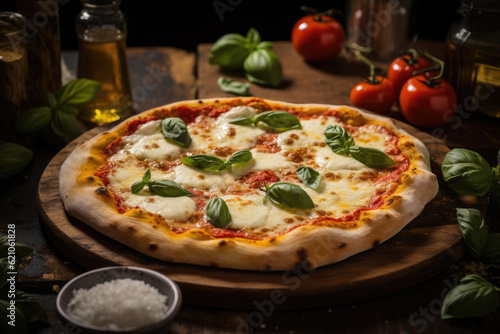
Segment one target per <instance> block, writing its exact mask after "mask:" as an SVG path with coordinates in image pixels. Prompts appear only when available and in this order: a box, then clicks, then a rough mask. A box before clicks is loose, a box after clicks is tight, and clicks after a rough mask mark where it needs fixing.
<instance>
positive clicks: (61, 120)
mask: <svg viewBox="0 0 500 334" xmlns="http://www.w3.org/2000/svg"><path fill="white" fill-rule="evenodd" d="M50 126H51V127H52V130H54V132H55V134H56V135H58V136H59V137H62V138H66V139H70V140H71V139H75V138H76V137H78V136H79V135H80V133H81V131H80V127H79V126H78V121H77V120H76V117H75V115H72V114H68V113H65V112H62V111H59V110H58V109H56V110H54V113H53V115H52V120H51V122H50Z"/></svg>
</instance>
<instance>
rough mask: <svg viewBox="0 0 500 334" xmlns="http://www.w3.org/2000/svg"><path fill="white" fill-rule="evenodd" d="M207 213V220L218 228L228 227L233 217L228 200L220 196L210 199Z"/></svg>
mask: <svg viewBox="0 0 500 334" xmlns="http://www.w3.org/2000/svg"><path fill="white" fill-rule="evenodd" d="M205 214H206V216H207V220H208V221H209V222H210V223H211V224H212V225H214V226H215V227H218V228H226V226H227V225H228V224H229V223H230V222H231V219H232V218H231V214H230V213H229V208H228V207H227V204H226V202H225V201H224V200H223V199H222V198H220V197H213V198H211V199H210V201H208V203H207V207H206V209H205Z"/></svg>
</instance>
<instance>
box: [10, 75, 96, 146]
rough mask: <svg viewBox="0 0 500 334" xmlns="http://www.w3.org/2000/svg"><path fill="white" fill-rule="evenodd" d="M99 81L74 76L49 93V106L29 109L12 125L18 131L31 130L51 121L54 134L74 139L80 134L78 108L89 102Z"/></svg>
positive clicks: (38, 128)
mask: <svg viewBox="0 0 500 334" xmlns="http://www.w3.org/2000/svg"><path fill="white" fill-rule="evenodd" d="M100 90H101V84H100V83H99V82H97V81H93V80H90V79H76V80H72V81H70V82H69V83H68V84H66V85H64V86H63V87H61V88H60V89H59V90H58V91H57V93H56V95H53V94H51V93H48V101H49V106H43V107H39V108H33V109H30V110H28V111H26V112H24V113H22V114H21V116H20V117H19V118H18V119H17V120H16V123H15V125H14V127H15V130H16V132H17V133H19V134H28V133H34V132H38V131H40V130H42V129H43V128H44V127H46V126H48V125H49V124H50V126H51V128H52V130H53V131H54V133H55V134H56V135H58V136H59V137H62V138H66V139H74V138H76V137H77V136H78V135H79V134H80V128H79V126H78V122H77V120H76V114H77V112H78V107H79V106H82V105H84V104H87V103H89V102H91V101H92V100H93V99H94V98H95V97H96V96H97V94H98V93H99V91H100Z"/></svg>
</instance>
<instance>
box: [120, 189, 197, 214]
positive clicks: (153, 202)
mask: <svg viewBox="0 0 500 334" xmlns="http://www.w3.org/2000/svg"><path fill="white" fill-rule="evenodd" d="M125 205H127V206H130V207H139V208H142V209H144V210H146V211H148V212H151V213H153V214H158V215H161V216H162V217H163V218H165V219H167V220H168V219H178V220H185V219H188V218H189V217H190V216H191V215H192V214H193V213H195V212H196V211H197V210H198V208H197V207H196V203H195V202H194V201H193V200H192V199H191V198H190V197H187V196H183V197H162V196H158V195H152V194H149V193H147V192H145V191H144V190H143V191H141V192H140V193H139V194H137V195H133V194H130V195H129V196H126V197H125Z"/></svg>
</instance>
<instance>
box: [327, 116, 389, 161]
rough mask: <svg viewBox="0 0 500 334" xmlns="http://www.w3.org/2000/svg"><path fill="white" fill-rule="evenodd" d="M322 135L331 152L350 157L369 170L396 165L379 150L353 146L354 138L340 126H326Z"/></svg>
mask: <svg viewBox="0 0 500 334" xmlns="http://www.w3.org/2000/svg"><path fill="white" fill-rule="evenodd" d="M324 135H325V137H326V140H325V143H326V144H327V145H328V146H329V147H330V148H331V150H332V152H334V153H337V154H340V155H344V156H350V157H352V158H354V159H356V160H358V161H359V162H361V163H362V164H364V165H366V166H368V167H370V168H375V169H383V168H387V167H390V166H394V165H395V164H396V162H395V161H394V160H392V159H391V158H390V157H389V156H388V155H387V154H385V153H384V152H382V151H381V150H378V149H376V148H371V147H361V146H357V145H355V143H354V138H353V137H352V136H351V135H350V134H349V132H348V131H347V130H346V129H344V128H343V127H342V126H339V125H335V126H333V125H328V127H327V128H326V130H325V132H324Z"/></svg>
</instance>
